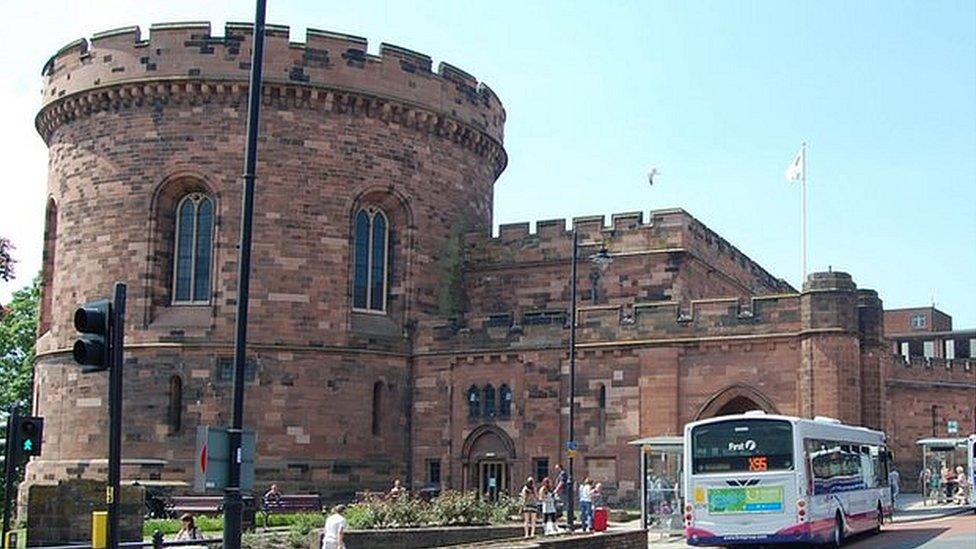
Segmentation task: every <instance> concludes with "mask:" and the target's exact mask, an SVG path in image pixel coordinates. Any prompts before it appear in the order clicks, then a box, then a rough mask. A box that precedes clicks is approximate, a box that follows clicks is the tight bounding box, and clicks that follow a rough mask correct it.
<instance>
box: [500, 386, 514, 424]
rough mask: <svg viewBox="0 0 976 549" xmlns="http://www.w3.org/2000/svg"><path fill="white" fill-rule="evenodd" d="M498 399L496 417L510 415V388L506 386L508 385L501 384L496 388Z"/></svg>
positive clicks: (507, 416)
mask: <svg viewBox="0 0 976 549" xmlns="http://www.w3.org/2000/svg"><path fill="white" fill-rule="evenodd" d="M498 400H499V404H498V417H502V418H509V417H512V390H511V389H509V388H508V385H506V384H502V386H501V387H499V388H498Z"/></svg>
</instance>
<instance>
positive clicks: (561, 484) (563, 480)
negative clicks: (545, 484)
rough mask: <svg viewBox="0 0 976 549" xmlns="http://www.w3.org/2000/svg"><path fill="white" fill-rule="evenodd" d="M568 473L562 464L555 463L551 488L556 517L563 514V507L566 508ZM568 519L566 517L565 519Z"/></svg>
mask: <svg viewBox="0 0 976 549" xmlns="http://www.w3.org/2000/svg"><path fill="white" fill-rule="evenodd" d="M569 484H570V479H569V473H567V472H566V470H565V469H563V466H562V465H560V464H558V463H557V464H556V486H555V488H554V490H553V496H554V497H555V498H556V517H557V518H558V517H559V516H561V515H562V514H563V509H565V508H566V505H565V504H566V493H567V491H568V490H569ZM567 520H568V519H567Z"/></svg>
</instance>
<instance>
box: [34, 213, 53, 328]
mask: <svg viewBox="0 0 976 549" xmlns="http://www.w3.org/2000/svg"><path fill="white" fill-rule="evenodd" d="M44 224H45V227H44V258H43V265H42V268H41V312H40V318H39V329H38V333H39V334H43V333H44V332H47V331H48V330H50V329H51V319H52V317H53V313H52V311H51V307H53V306H54V305H53V303H54V301H53V300H54V269H55V267H56V264H57V260H56V259H55V256H56V255H57V250H58V205H57V203H55V202H54V199H53V198H52V199H49V200H48V201H47V212H46V214H45V221H44Z"/></svg>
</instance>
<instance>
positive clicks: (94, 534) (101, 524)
mask: <svg viewBox="0 0 976 549" xmlns="http://www.w3.org/2000/svg"><path fill="white" fill-rule="evenodd" d="M91 545H92V549H105V547H106V546H107V545H108V511H92V530H91Z"/></svg>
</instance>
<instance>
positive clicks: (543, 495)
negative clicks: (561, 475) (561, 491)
mask: <svg viewBox="0 0 976 549" xmlns="http://www.w3.org/2000/svg"><path fill="white" fill-rule="evenodd" d="M539 500H541V501H542V517H543V521H544V522H543V529H542V533H543V534H544V535H547V536H548V535H550V534H555V533H557V529H556V494H555V492H554V491H553V489H552V482H551V481H550V480H549V477H546V478H544V479H542V486H540V487H539Z"/></svg>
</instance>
